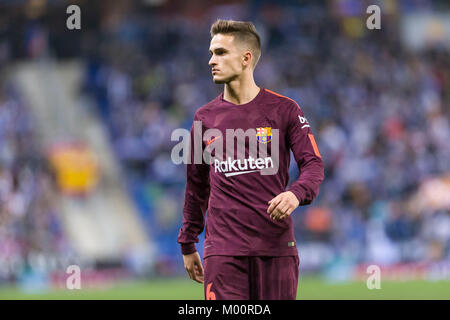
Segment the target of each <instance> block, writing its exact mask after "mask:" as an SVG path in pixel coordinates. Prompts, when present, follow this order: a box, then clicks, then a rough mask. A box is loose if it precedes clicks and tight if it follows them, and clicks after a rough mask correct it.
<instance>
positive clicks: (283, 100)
mask: <svg viewBox="0 0 450 320" xmlns="http://www.w3.org/2000/svg"><path fill="white" fill-rule="evenodd" d="M264 90H265V100H266V102H267V103H269V104H275V105H276V106H277V108H279V109H280V111H281V112H294V111H301V108H300V105H299V104H298V103H297V101H295V100H294V99H292V98H290V97H288V96H285V95H282V94H280V93H278V92H274V91H272V90H269V89H264Z"/></svg>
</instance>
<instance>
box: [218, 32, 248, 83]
mask: <svg viewBox="0 0 450 320" xmlns="http://www.w3.org/2000/svg"><path fill="white" fill-rule="evenodd" d="M209 53H210V54H211V59H210V60H209V65H210V67H211V70H212V75H213V81H214V83H228V82H230V81H232V80H234V79H236V78H237V77H239V75H240V74H241V73H242V72H243V70H244V68H245V66H246V64H248V61H246V59H247V58H246V57H245V55H244V52H243V51H242V50H241V49H240V48H239V47H238V46H237V45H236V44H235V43H234V36H232V35H227V34H216V35H215V36H214V37H213V38H212V39H211V44H210V46H209Z"/></svg>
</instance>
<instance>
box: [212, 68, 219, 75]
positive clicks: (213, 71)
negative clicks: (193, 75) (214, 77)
mask: <svg viewBox="0 0 450 320" xmlns="http://www.w3.org/2000/svg"><path fill="white" fill-rule="evenodd" d="M211 72H212V73H213V74H214V73H215V72H219V70H217V69H213V70H212V71H211Z"/></svg>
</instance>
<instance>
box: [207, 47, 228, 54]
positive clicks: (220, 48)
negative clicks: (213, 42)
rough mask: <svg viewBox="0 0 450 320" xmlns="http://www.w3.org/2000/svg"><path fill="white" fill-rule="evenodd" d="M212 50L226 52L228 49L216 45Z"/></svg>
mask: <svg viewBox="0 0 450 320" xmlns="http://www.w3.org/2000/svg"><path fill="white" fill-rule="evenodd" d="M214 51H215V52H217V51H223V52H228V50H227V49H225V48H223V47H218V48H214ZM209 53H212V51H211V50H209Z"/></svg>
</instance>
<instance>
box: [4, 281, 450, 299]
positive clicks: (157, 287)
mask: <svg viewBox="0 0 450 320" xmlns="http://www.w3.org/2000/svg"><path fill="white" fill-rule="evenodd" d="M297 297H298V299H450V281H436V282H428V281H407V282H388V281H384V282H383V281H382V282H381V289H379V290H376V289H375V290H369V289H367V287H366V283H365V282H364V281H361V282H348V283H338V284H332V283H327V282H325V281H323V280H321V279H319V278H302V279H300V283H299V289H298V295H297ZM0 299H2V300H4V299H150V300H166V299H168V300H185V299H186V300H191V299H203V287H202V285H200V284H197V283H195V282H193V281H191V280H189V279H186V278H181V279H179V278H176V279H173V278H172V279H156V280H151V281H142V282H128V283H122V284H117V285H115V286H111V287H107V288H102V289H89V288H83V287H82V289H80V290H54V291H46V292H39V293H24V292H23V291H21V290H20V289H19V288H17V287H1V286H0Z"/></svg>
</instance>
